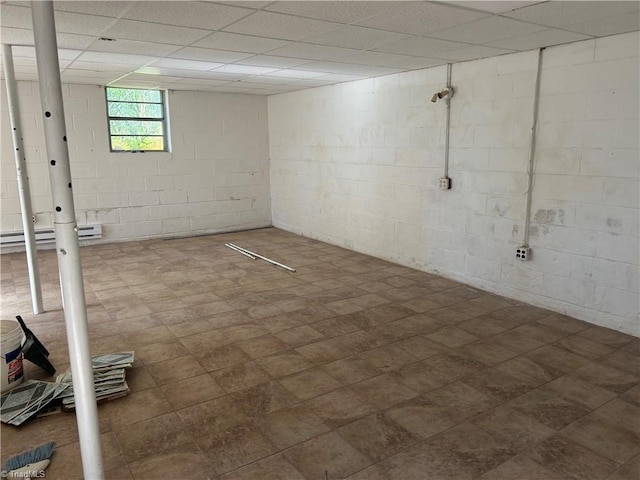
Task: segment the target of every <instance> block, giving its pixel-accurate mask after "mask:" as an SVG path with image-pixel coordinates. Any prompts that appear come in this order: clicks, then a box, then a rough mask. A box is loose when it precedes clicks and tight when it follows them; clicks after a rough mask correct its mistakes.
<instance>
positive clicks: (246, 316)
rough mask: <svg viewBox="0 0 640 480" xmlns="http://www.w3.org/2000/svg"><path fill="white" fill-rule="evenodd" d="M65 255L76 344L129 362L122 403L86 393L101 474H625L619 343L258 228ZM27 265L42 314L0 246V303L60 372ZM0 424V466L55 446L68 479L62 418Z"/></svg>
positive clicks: (626, 362)
mask: <svg viewBox="0 0 640 480" xmlns="http://www.w3.org/2000/svg"><path fill="white" fill-rule="evenodd" d="M230 241H231V242H234V243H237V244H239V245H241V246H243V247H245V248H248V249H250V250H254V251H256V252H258V253H261V254H263V255H266V256H269V257H271V258H274V259H276V260H279V261H281V262H283V263H286V264H288V265H291V266H293V267H295V268H297V272H296V273H289V272H286V271H284V270H281V269H278V268H276V267H274V266H271V265H269V264H266V263H264V262H261V261H254V260H251V259H248V258H246V257H244V256H242V255H240V254H238V253H236V252H234V251H232V250H230V249H228V248H225V246H224V243H225V242H230ZM82 257H83V266H84V274H85V283H86V298H87V304H88V316H89V324H90V335H91V344H92V349H93V352H92V353H94V354H96V353H105V352H112V351H121V350H135V352H136V358H137V360H136V362H135V366H134V368H133V369H132V370H131V371H130V372H129V374H128V381H129V385H130V387H131V393H130V394H129V396H127V397H125V398H122V399H118V400H114V401H111V402H107V403H104V404H101V405H100V406H99V416H100V425H101V432H102V446H103V452H104V462H105V466H106V470H107V477H108V478H112V479H118V480H125V479H160V478H197V479H207V478H208V479H228V480H238V479H260V480H265V479H268V480H277V479H282V480H321V479H323V478H324V476H325V472H326V473H327V478H329V479H332V480H334V479H342V478H350V479H352V480H356V479H358V480H379V479H387V480H389V479H393V480H396V479H398V480H411V479H421V480H422V479H427V478H428V479H452V480H465V479H483V480H497V479H505V480H506V479H522V478H527V479H530V480H536V479H545V480H553V479H576V480H578V479H580V480H582V479H593V480H596V479H611V480H614V479H615V480H621V479H634V480H637V479H638V478H639V476H640V456H639V453H640V426H639V424H638V423H639V421H640V386H639V382H640V372H639V370H640V369H639V365H640V362H639V360H640V340H639V339H637V338H634V337H631V336H628V335H624V334H621V333H618V332H615V331H612V330H608V329H604V328H599V327H596V326H593V325H590V324H588V323H585V322H581V321H578V320H576V319H573V318H570V317H567V316H563V315H559V314H555V313H553V312H550V311H548V310H544V309H540V308H536V307H533V306H530V305H526V304H522V303H519V302H515V301H513V300H509V299H506V298H503V297H499V296H496V295H493V294H489V293H486V292H483V291H480V290H477V289H474V288H470V287H468V286H465V285H463V284H460V283H456V282H453V281H450V280H446V279H444V278H441V277H437V276H434V275H429V274H426V273H422V272H419V271H416V270H412V269H410V268H405V267H402V266H398V265H394V264H391V263H388V262H385V261H382V260H379V259H376V258H372V257H369V256H366V255H362V254H358V253H354V252H351V251H348V250H345V249H341V248H338V247H335V246H332V245H328V244H325V243H321V242H318V241H314V240H311V239H307V238H303V237H300V236H296V235H293V234H290V233H286V232H283V231H280V230H277V229H264V230H256V231H251V232H242V233H234V234H225V235H215V236H207V237H197V238H189V239H177V240H153V241H142V242H134V243H122V244H108V245H100V246H91V247H85V248H83V249H82ZM39 259H40V265H41V273H42V278H43V288H44V297H45V307H46V309H47V313H45V314H42V315H39V316H33V315H30V313H29V312H30V297H29V291H28V280H27V275H26V267H25V261H24V255H22V254H9V255H2V257H1V261H2V282H1V285H2V316H3V318H11V317H12V316H13V315H15V314H17V313H21V314H22V315H23V316H24V317H25V320H26V321H27V323H28V324H29V326H30V327H31V329H32V330H33V331H34V332H35V333H36V335H37V336H38V337H39V338H40V340H42V342H43V343H44V344H45V345H46V346H47V348H48V349H49V350H50V351H51V357H50V359H51V360H52V362H53V363H54V364H55V365H56V366H57V368H58V371H63V370H65V369H66V368H67V366H68V364H67V362H68V360H67V347H66V340H65V333H64V322H63V317H62V312H61V310H60V295H59V291H58V280H57V279H58V273H57V266H56V259H55V253H54V252H52V251H44V252H40V253H39ZM27 367H28V368H27V374H28V375H29V376H30V377H31V378H46V377H45V376H46V374H45V373H44V372H42V371H41V370H39V369H37V368H36V367H33V366H29V365H27ZM1 434H2V457H3V459H5V458H6V457H7V456H9V455H11V454H14V453H17V452H19V451H21V450H23V449H25V448H28V447H32V446H34V445H36V444H38V443H39V442H41V441H46V440H55V441H56V442H57V444H58V449H57V451H56V452H55V454H54V457H53V460H52V463H51V466H50V467H49V469H48V470H47V478H49V479H73V478H81V464H80V458H79V445H78V438H77V432H76V426H75V416H74V415H73V414H60V415H54V416H50V417H43V418H38V419H36V420H34V421H32V422H30V423H28V424H27V425H25V426H23V427H22V428H15V427H8V426H6V425H2V430H1Z"/></svg>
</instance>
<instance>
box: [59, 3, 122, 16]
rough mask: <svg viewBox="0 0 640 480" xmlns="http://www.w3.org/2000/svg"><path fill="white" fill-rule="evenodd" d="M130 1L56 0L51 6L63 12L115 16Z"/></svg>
mask: <svg viewBox="0 0 640 480" xmlns="http://www.w3.org/2000/svg"><path fill="white" fill-rule="evenodd" d="M129 5H131V2H119V1H116V0H113V1H90V2H87V1H76V0H73V1H66V0H57V1H56V2H54V4H53V8H55V9H56V10H60V11H64V12H75V13H86V14H89V15H102V16H105V17H117V16H119V15H120V14H121V13H122V12H123V11H124V10H125V9H126V8H127V7H129Z"/></svg>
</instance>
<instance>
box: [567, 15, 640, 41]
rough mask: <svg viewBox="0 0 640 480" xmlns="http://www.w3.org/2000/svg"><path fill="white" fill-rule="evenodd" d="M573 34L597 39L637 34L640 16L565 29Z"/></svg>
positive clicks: (571, 26)
mask: <svg viewBox="0 0 640 480" xmlns="http://www.w3.org/2000/svg"><path fill="white" fill-rule="evenodd" d="M563 28H564V29H566V30H570V31H572V32H579V33H583V34H587V35H593V36H596V37H606V36H609V35H617V34H619V33H627V32H636V31H638V30H639V29H640V15H638V14H637V13H636V14H634V13H626V14H624V15H618V16H616V17H609V18H603V19H600V20H593V21H591V22H585V23H578V24H576V25H567V26H566V27H563Z"/></svg>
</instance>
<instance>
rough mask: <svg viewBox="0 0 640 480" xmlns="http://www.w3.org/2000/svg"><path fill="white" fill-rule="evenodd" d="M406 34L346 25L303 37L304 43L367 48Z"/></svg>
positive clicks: (404, 36)
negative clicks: (320, 33)
mask: <svg viewBox="0 0 640 480" xmlns="http://www.w3.org/2000/svg"><path fill="white" fill-rule="evenodd" d="M407 36H408V35H406V34H403V33H394V32H385V31H383V30H376V29H373V28H365V27H356V26H352V25H350V26H346V27H342V28H339V29H338V30H333V31H331V32H328V33H323V34H322V35H316V36H315V37H311V38H305V40H304V41H305V43H316V44H318V45H330V46H333V47H343V48H356V49H358V50H368V49H370V48H376V47H380V46H382V45H383V44H385V43H391V42H397V41H398V40H402V39H403V38H407Z"/></svg>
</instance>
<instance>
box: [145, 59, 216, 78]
mask: <svg viewBox="0 0 640 480" xmlns="http://www.w3.org/2000/svg"><path fill="white" fill-rule="evenodd" d="M152 65H153V66H154V67H163V68H174V69H182V70H196V71H203V72H204V71H207V70H211V69H213V68H218V67H221V66H222V63H214V62H199V61H197V60H182V59H179V58H161V59H160V60H158V61H155V62H153V64H152ZM185 76H189V72H185Z"/></svg>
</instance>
